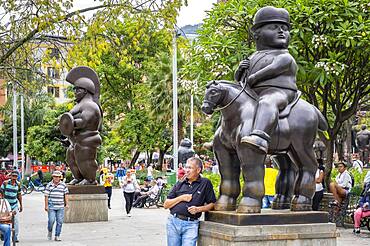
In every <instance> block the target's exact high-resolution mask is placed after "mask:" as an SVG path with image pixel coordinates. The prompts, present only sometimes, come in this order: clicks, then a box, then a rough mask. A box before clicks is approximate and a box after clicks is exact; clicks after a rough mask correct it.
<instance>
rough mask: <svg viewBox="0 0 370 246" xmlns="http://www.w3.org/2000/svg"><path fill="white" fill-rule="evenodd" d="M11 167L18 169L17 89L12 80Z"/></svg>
mask: <svg viewBox="0 0 370 246" xmlns="http://www.w3.org/2000/svg"><path fill="white" fill-rule="evenodd" d="M12 89H13V167H14V168H17V169H18V144H17V91H16V82H15V81H14V82H13V88H12Z"/></svg>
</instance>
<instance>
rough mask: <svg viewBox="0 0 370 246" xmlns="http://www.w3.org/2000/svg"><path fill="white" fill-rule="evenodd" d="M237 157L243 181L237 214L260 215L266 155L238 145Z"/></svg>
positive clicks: (263, 191) (263, 192)
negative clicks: (241, 196)
mask: <svg viewBox="0 0 370 246" xmlns="http://www.w3.org/2000/svg"><path fill="white" fill-rule="evenodd" d="M238 156H239V159H240V161H241V166H242V173H243V179H244V186H243V198H242V200H241V201H240V203H239V205H238V209H237V212H238V213H260V212H261V204H262V198H263V196H264V194H265V186H264V183H263V178H264V176H265V168H264V165H263V164H264V159H265V157H266V155H264V154H260V153H257V152H255V151H253V150H252V149H251V148H248V147H246V146H243V145H240V146H239V149H238Z"/></svg>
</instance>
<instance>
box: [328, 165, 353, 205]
mask: <svg viewBox="0 0 370 246" xmlns="http://www.w3.org/2000/svg"><path fill="white" fill-rule="evenodd" d="M337 169H338V171H339V173H338V175H337V177H336V178H335V181H332V182H331V183H330V185H329V190H330V192H331V193H333V196H334V201H333V202H331V205H334V206H340V204H341V203H342V201H343V200H344V199H345V198H346V196H347V194H348V193H349V192H350V191H351V188H352V177H351V175H350V174H349V172H348V171H347V166H346V164H345V163H344V162H339V163H338V164H337Z"/></svg>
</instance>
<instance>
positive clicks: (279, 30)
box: [252, 6, 290, 50]
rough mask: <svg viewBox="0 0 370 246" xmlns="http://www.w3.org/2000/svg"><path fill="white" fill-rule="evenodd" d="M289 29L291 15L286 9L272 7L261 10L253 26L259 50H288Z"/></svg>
mask: <svg viewBox="0 0 370 246" xmlns="http://www.w3.org/2000/svg"><path fill="white" fill-rule="evenodd" d="M289 28H290V24H289V13H288V11H287V10H286V9H283V8H275V7H272V6H267V7H263V8H261V9H259V10H258V11H257V13H256V14H255V16H254V22H253V26H252V31H253V34H254V38H255V40H256V45H257V50H266V49H286V48H288V44H289V39H290V35H289Z"/></svg>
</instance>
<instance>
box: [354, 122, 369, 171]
mask: <svg viewBox="0 0 370 246" xmlns="http://www.w3.org/2000/svg"><path fill="white" fill-rule="evenodd" d="M356 142H357V146H358V149H359V152H360V153H359V154H360V160H361V161H362V163H364V165H367V164H368V163H369V148H370V131H369V130H367V129H366V125H362V126H361V130H360V131H359V132H358V133H357V136H356Z"/></svg>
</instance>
